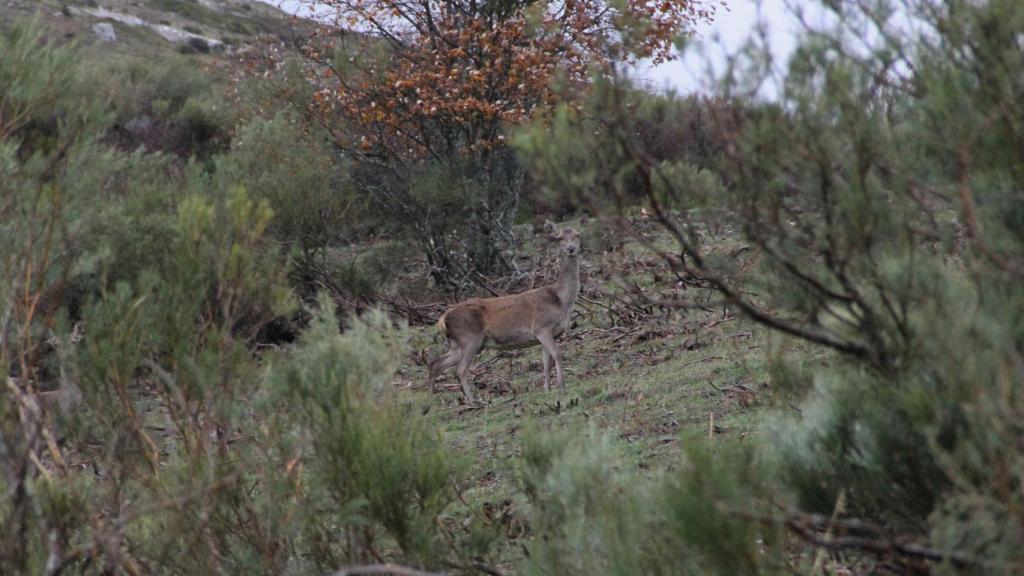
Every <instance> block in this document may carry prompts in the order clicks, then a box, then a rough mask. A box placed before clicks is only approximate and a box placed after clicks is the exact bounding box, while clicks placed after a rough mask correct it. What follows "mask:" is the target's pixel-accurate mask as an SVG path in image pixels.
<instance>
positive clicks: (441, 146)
mask: <svg viewBox="0 0 1024 576" xmlns="http://www.w3.org/2000/svg"><path fill="white" fill-rule="evenodd" d="M710 1H712V0H707V1H705V0H657V1H656V0H622V1H619V2H599V1H593V0H559V1H541V0H308V2H309V4H311V5H315V6H316V8H317V10H318V12H319V13H320V14H321V15H322V16H321V21H322V22H323V24H324V26H322V27H321V28H320V29H319V30H318V31H317V33H316V34H314V35H313V37H311V38H309V39H308V41H307V42H306V43H304V44H303V45H302V51H303V53H304V55H305V56H306V57H307V58H308V59H309V60H310V62H312V63H313V65H312V66H310V67H309V68H308V70H309V77H310V79H311V80H312V82H313V85H314V92H313V96H312V102H311V103H310V107H309V111H310V112H311V113H312V114H313V116H314V117H315V118H317V119H318V120H319V121H320V123H321V124H322V125H323V126H324V127H325V128H326V129H327V130H328V132H329V133H330V134H331V137H332V139H333V141H334V142H335V144H336V145H337V146H338V147H339V148H341V149H342V150H344V151H345V153H346V154H348V155H350V156H351V157H352V158H354V159H356V160H358V165H359V166H361V167H362V170H361V172H362V178H361V183H362V185H363V187H364V189H365V190H367V191H368V192H369V193H370V196H371V198H372V199H373V200H374V201H375V203H376V204H377V205H378V206H380V207H382V208H383V209H384V210H385V211H386V212H387V213H388V214H390V215H393V216H396V217H398V218H400V219H401V220H402V221H403V222H407V223H409V224H410V225H412V227H413V228H414V232H415V233H416V234H415V237H416V238H418V239H420V240H421V242H423V247H424V249H425V252H426V255H427V258H428V260H429V261H430V264H431V265H432V269H433V270H434V274H433V276H434V279H435V280H436V281H437V282H438V283H439V284H441V285H444V286H446V287H447V288H464V287H467V286H468V285H469V284H471V283H472V281H473V279H474V278H476V277H478V276H479V274H480V273H483V274H488V273H508V272H512V271H514V269H515V266H514V262H513V261H512V259H511V258H509V257H508V254H509V252H508V249H509V248H510V247H511V246H512V245H513V238H512V236H511V224H512V219H513V217H514V215H515V212H516V210H517V208H518V202H519V199H520V196H521V190H522V188H523V183H524V181H525V175H524V173H523V171H522V169H521V168H520V167H519V165H518V163H517V162H516V161H515V159H514V157H513V155H512V152H511V151H510V150H509V149H508V148H507V147H506V146H505V143H504V139H505V133H506V131H507V130H508V129H509V128H510V127H513V126H515V125H518V124H520V123H522V122H524V121H526V120H529V119H531V118H534V117H535V116H537V115H542V114H545V113H546V112H547V111H548V110H550V109H551V108H552V104H553V103H554V102H555V101H556V100H561V99H564V98H572V97H573V96H572V95H573V94H578V93H579V92H580V91H581V90H582V89H584V88H585V87H586V85H587V81H588V78H589V74H590V72H591V69H592V67H595V66H597V67H601V66H606V65H608V64H609V63H611V62H622V61H627V62H628V61H636V60H639V59H650V60H653V61H655V62H660V61H664V60H666V59H669V58H671V55H672V45H673V41H674V39H675V38H676V37H677V36H678V34H679V33H681V32H683V31H685V30H687V29H688V28H689V26H690V25H691V24H692V23H693V22H695V21H697V20H700V19H708V18H710V17H711V15H712V9H713V4H710V3H709V2H710ZM424 171H426V173H427V174H426V175H425V174H424ZM417 178H421V179H423V178H425V179H426V180H427V181H438V180H439V181H440V182H441V184H440V187H441V188H443V190H444V191H445V193H446V195H447V196H448V197H446V200H447V201H443V202H436V201H433V200H436V198H433V199H432V198H431V195H430V194H427V195H426V196H427V197H424V195H423V194H418V193H417V191H416V189H417V184H416V179H417ZM451 196H454V197H451ZM438 207H440V208H442V209H441V210H435V208H438Z"/></svg>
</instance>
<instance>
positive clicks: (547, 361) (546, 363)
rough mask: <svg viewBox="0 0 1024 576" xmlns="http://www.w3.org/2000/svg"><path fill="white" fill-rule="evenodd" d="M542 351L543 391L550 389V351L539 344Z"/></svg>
mask: <svg viewBox="0 0 1024 576" xmlns="http://www.w3.org/2000/svg"><path fill="white" fill-rule="evenodd" d="M541 351H542V352H543V353H544V391H545V392H547V391H549V390H551V353H550V352H548V349H547V348H545V347H544V346H541Z"/></svg>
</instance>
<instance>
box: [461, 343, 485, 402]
mask: <svg viewBox="0 0 1024 576" xmlns="http://www.w3.org/2000/svg"><path fill="white" fill-rule="evenodd" d="M483 344H484V341H483V338H482V337H480V338H474V339H473V340H470V341H468V342H462V343H460V346H461V347H462V358H461V359H460V360H459V370H458V374H459V384H460V385H462V393H463V394H464V395H465V396H466V400H472V399H473V397H474V394H473V387H472V386H470V384H469V378H468V372H469V365H470V364H472V363H473V360H474V359H476V355H477V354H478V353H479V352H480V348H482V347H483Z"/></svg>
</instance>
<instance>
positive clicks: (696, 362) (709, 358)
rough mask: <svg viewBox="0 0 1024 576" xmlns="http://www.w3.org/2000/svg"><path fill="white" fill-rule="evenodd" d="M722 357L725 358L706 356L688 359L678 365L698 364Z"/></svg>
mask: <svg viewBox="0 0 1024 576" xmlns="http://www.w3.org/2000/svg"><path fill="white" fill-rule="evenodd" d="M724 359H725V358H724V357H722V356H708V357H707V358H701V359H700V360H690V361H689V362H686V363H684V364H683V365H682V366H680V368H683V367H686V366H689V365H691V364H700V363H701V362H709V361H711V360H724Z"/></svg>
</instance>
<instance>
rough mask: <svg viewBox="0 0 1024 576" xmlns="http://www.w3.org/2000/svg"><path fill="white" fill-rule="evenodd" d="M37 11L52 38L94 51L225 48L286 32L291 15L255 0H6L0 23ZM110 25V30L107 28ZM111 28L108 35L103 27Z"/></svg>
mask: <svg viewBox="0 0 1024 576" xmlns="http://www.w3.org/2000/svg"><path fill="white" fill-rule="evenodd" d="M32 15H39V16H40V17H41V19H42V21H43V24H44V26H45V28H46V30H47V32H48V34H49V35H50V36H51V37H52V38H55V39H56V38H59V39H63V40H75V41H77V42H80V43H81V44H82V45H84V46H86V47H88V49H89V50H90V51H95V52H97V53H99V54H101V55H102V54H107V55H110V54H120V55H130V56H146V57H159V56H160V55H164V54H167V53H169V52H173V51H178V52H193V53H194V52H200V53H205V52H225V53H230V52H231V51H233V50H235V49H237V48H238V47H239V46H242V45H244V44H246V43H247V42H251V41H253V40H255V39H257V38H259V37H262V36H277V35H280V34H283V33H286V31H287V30H288V28H289V27H290V25H291V22H292V18H291V16H289V15H288V14H286V13H284V12H282V11H281V10H279V9H277V8H275V7H274V6H272V5H270V4H266V3H264V2H259V1H256V0H6V1H5V2H0V25H9V24H10V23H12V22H14V21H15V20H17V19H18V18H24V17H29V16H32ZM108 26H109V28H108ZM108 29H112V30H113V36H110V35H108V34H107V33H106V32H105V30H108Z"/></svg>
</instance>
